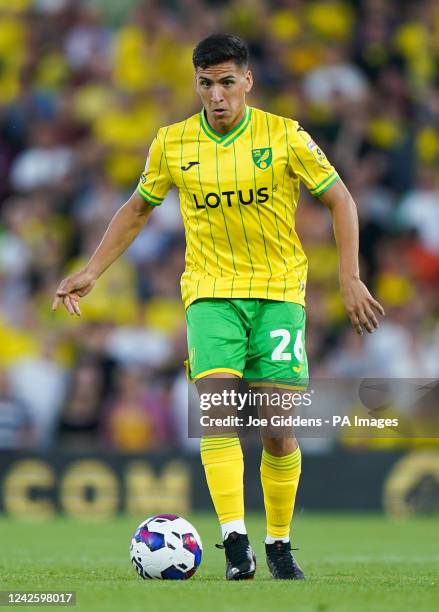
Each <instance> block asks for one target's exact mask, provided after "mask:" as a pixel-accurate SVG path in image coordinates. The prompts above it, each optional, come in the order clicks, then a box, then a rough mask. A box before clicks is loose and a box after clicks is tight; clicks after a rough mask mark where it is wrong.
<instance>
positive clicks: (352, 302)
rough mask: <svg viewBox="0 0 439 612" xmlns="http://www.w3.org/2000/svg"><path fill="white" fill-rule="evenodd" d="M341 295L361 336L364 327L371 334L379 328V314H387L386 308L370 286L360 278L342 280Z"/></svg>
mask: <svg viewBox="0 0 439 612" xmlns="http://www.w3.org/2000/svg"><path fill="white" fill-rule="evenodd" d="M340 289H341V296H342V298H343V301H344V305H345V308H346V311H347V313H348V315H349V318H350V320H351V323H352V325H353V327H354V329H355V331H356V332H357V334H359V335H360V336H361V335H362V334H363V329H365V330H366V331H368V332H369V334H371V333H372V332H373V331H374V330H375V329H378V327H379V324H378V319H377V315H381V316H382V317H384V316H385V312H384V308H383V307H382V306H381V304H380V303H379V302H378V301H377V300H376V299H375V298H374V297H372V295H371V294H370V293H369V290H368V288H367V287H366V285H365V284H364V283H363V282H362V281H361V280H360V279H353V280H349V281H341V283H340Z"/></svg>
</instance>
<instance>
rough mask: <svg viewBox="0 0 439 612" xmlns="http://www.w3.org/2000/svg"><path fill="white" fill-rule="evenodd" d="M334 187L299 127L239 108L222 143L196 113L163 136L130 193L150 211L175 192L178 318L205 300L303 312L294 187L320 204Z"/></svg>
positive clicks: (303, 268) (329, 169)
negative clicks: (181, 252) (180, 252)
mask: <svg viewBox="0 0 439 612" xmlns="http://www.w3.org/2000/svg"><path fill="white" fill-rule="evenodd" d="M337 179H338V174H337V172H336V171H335V170H334V168H333V166H331V164H330V163H329V162H328V160H327V158H326V157H325V155H324V153H323V152H322V150H321V149H320V148H319V147H318V146H317V145H316V143H315V142H314V141H313V140H312V139H311V137H310V136H309V134H307V132H305V131H304V130H303V128H302V127H300V125H299V124H298V123H297V121H293V120H292V119H286V118H283V117H279V116H277V115H272V114H270V113H266V112H264V111H262V110H259V109H256V108H250V107H246V110H245V115H244V117H243V119H242V121H241V122H240V123H239V124H238V125H237V126H236V127H235V128H234V129H233V130H232V131H231V132H229V133H228V134H219V133H217V132H215V131H214V130H213V129H212V128H211V127H210V126H209V124H208V122H207V120H206V117H205V113H204V111H202V112H201V113H199V114H196V115H194V116H192V117H189V118H188V119H186V120H185V121H182V122H180V123H175V124H173V125H170V126H168V127H163V128H161V129H160V130H159V131H158V133H157V136H156V138H155V139H154V141H153V143H152V145H151V148H150V150H149V154H148V158H147V161H146V166H145V170H144V172H143V173H142V175H141V177H140V181H139V184H138V191H139V193H140V194H141V195H142V196H143V198H144V199H145V200H147V201H148V202H150V203H151V204H154V205H159V204H161V202H162V201H163V199H164V197H165V196H166V194H167V192H168V191H169V189H171V188H172V187H173V186H174V185H175V186H176V187H177V189H178V191H179V194H180V205H181V212H182V216H183V221H184V226H185V232H186V268H185V271H184V273H183V276H182V278H181V289H182V297H183V302H184V304H185V307H186V308H187V307H188V306H189V305H190V304H191V303H192V302H193V301H194V300H196V299H198V298H206V297H210V298H212V297H218V298H266V299H272V300H283V301H288V302H297V303H299V304H304V296H305V284H306V273H307V260H306V257H305V254H304V252H303V249H302V245H301V243H300V240H299V238H298V236H297V234H296V230H295V213H296V208H297V202H298V199H299V188H300V181H302V182H303V183H304V184H305V186H306V187H307V188H308V190H309V191H310V193H311V194H312V195H315V196H320V195H321V194H322V193H323V192H324V191H325V190H326V189H327V188H328V187H329V186H330V185H332V183H334V182H335V181H336V180H337Z"/></svg>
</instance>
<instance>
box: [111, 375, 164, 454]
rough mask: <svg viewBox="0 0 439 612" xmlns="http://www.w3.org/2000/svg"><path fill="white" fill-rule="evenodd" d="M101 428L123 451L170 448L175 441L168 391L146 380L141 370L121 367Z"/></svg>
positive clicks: (116, 446) (112, 445)
mask: <svg viewBox="0 0 439 612" xmlns="http://www.w3.org/2000/svg"><path fill="white" fill-rule="evenodd" d="M102 430H103V432H104V434H103V435H104V439H105V441H106V442H107V443H109V444H110V446H111V447H112V448H115V449H117V450H119V451H122V452H142V451H145V450H149V451H151V450H160V449H166V450H169V449H170V448H172V447H173V445H174V444H173V443H174V440H173V431H172V429H171V419H170V414H169V398H168V396H167V392H166V391H165V389H164V388H163V387H162V386H160V385H158V384H154V383H153V381H152V380H148V379H145V371H144V370H143V371H142V373H141V372H140V371H136V370H129V369H128V370H127V369H122V370H120V371H119V372H118V374H117V377H116V385H115V391H114V396H113V398H112V399H111V400H110V402H109V403H108V405H107V406H106V410H105V413H104V414H103V418H102Z"/></svg>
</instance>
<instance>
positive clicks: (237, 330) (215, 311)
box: [186, 298, 308, 388]
mask: <svg viewBox="0 0 439 612" xmlns="http://www.w3.org/2000/svg"><path fill="white" fill-rule="evenodd" d="M305 319H306V317H305V309H304V308H303V306H301V305H300V304H295V303H293V302H279V301H275V300H264V299H228V298H216V299H215V298H205V299H200V300H196V301H195V302H193V303H192V304H191V305H190V306H189V308H188V309H187V311H186V322H187V337H188V350H189V360H188V362H189V363H188V364H187V365H188V367H187V371H188V377H189V378H190V379H191V380H197V379H198V378H202V377H204V376H207V375H208V374H213V373H221V372H224V373H229V374H235V375H237V376H239V377H243V378H245V379H247V380H249V381H252V383H253V384H254V385H257V384H260V385H261V386H262V385H263V384H266V383H267V382H268V381H275V382H278V383H281V384H280V386H284V385H285V386H287V387H290V386H292V387H294V388H303V387H306V385H307V383H308V362H307V358H306V352H305Z"/></svg>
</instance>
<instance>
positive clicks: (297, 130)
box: [288, 121, 340, 197]
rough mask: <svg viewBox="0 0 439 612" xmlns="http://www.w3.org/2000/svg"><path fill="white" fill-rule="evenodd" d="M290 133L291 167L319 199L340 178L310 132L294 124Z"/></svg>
mask: <svg viewBox="0 0 439 612" xmlns="http://www.w3.org/2000/svg"><path fill="white" fill-rule="evenodd" d="M291 125H292V127H291V128H290V130H289V133H288V145H289V149H290V151H289V153H290V165H291V167H292V170H293V172H294V173H295V174H296V175H297V176H298V177H299V179H300V180H301V181H302V182H303V183H304V185H305V186H306V188H307V189H308V191H309V192H310V193H311V195H313V196H316V197H319V196H321V195H322V193H324V192H325V191H326V190H327V189H328V187H330V186H331V185H332V184H333V183H335V181H337V180H338V179H339V178H340V177H339V175H338V173H337V171H336V170H335V168H334V166H332V165H331V164H330V163H329V161H328V159H327V157H326V155H325V154H324V152H323V151H322V149H321V148H320V147H319V146H318V145H317V144H316V143H315V142H314V140H313V139H312V138H311V136H310V135H309V134H308V132H305V130H304V129H303V128H302V127H301V126H300V125H299V124H298V123H297V122H296V121H293V122H292V124H291Z"/></svg>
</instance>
